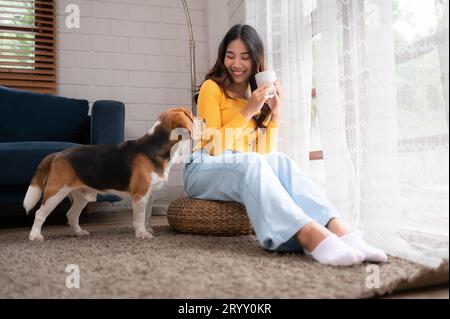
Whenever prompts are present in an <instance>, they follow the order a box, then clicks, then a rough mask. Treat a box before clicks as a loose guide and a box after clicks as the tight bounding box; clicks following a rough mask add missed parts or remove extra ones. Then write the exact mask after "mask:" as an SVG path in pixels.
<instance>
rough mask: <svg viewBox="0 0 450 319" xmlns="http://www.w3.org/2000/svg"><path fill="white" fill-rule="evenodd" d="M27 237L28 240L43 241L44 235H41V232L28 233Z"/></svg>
mask: <svg viewBox="0 0 450 319" xmlns="http://www.w3.org/2000/svg"><path fill="white" fill-rule="evenodd" d="M28 239H29V240H30V241H44V236H42V234H30V236H28Z"/></svg>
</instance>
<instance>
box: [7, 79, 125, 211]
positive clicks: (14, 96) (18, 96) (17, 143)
mask: <svg viewBox="0 0 450 319" xmlns="http://www.w3.org/2000/svg"><path fill="white" fill-rule="evenodd" d="M88 112H89V104H88V101H86V100H78V99H69V98H64V97H60V96H53V95H46V94H37V93H30V92H25V91H18V90H13V89H9V88H6V87H2V86H0V205H2V204H5V205H22V201H23V198H24V197H25V193H26V191H27V188H28V185H29V183H30V181H31V178H32V177H33V175H34V174H35V171H36V168H37V166H38V164H39V162H40V161H41V160H42V159H43V158H44V157H45V156H47V155H48V154H50V153H54V152H59V151H61V150H64V149H67V148H70V147H73V146H78V145H80V144H118V143H121V142H123V140H124V125H125V124H124V123H125V108H124V104H123V103H121V102H116V101H97V102H95V103H94V104H93V106H92V112H91V115H88ZM97 200H98V201H105V200H106V201H110V202H113V201H118V200H120V198H119V197H117V196H99V197H98V198H97ZM1 213H2V211H1V210H0V214H1Z"/></svg>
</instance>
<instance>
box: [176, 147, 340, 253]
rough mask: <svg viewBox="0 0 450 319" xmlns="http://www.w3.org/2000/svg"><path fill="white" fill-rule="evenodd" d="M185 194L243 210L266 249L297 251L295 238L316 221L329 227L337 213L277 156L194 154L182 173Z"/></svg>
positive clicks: (285, 159)
mask: <svg viewBox="0 0 450 319" xmlns="http://www.w3.org/2000/svg"><path fill="white" fill-rule="evenodd" d="M183 177H184V185H185V191H186V194H187V195H188V196H189V197H192V198H197V199H209V200H221V201H235V202H239V203H242V204H244V205H245V208H246V210H247V214H248V217H249V219H250V222H251V224H252V226H253V228H254V230H255V233H256V237H257V239H258V241H259V242H260V244H261V245H262V247H263V248H265V249H268V250H280V251H299V250H301V247H300V245H299V243H298V242H297V240H296V239H295V236H294V235H295V234H296V233H297V232H298V231H299V230H300V229H301V228H302V227H303V226H305V225H306V224H308V223H311V222H313V221H316V222H318V223H319V224H321V225H323V226H325V225H326V224H328V222H329V221H330V220H331V219H332V218H335V217H339V216H340V214H339V212H338V211H337V210H336V209H335V208H334V207H333V205H332V204H331V203H330V202H329V201H328V200H327V199H326V198H325V196H324V195H323V194H322V193H321V191H320V190H319V188H318V187H317V186H316V185H315V184H314V183H313V182H312V181H311V179H309V178H308V177H307V176H306V175H305V174H304V173H303V172H302V171H301V170H300V168H299V167H298V165H297V164H296V163H295V162H294V161H293V160H292V159H291V158H289V157H288V156H287V155H285V154H283V153H279V152H274V153H270V154H267V155H261V154H259V153H238V152H233V151H226V152H224V153H223V154H221V155H219V156H211V155H210V154H209V153H208V152H207V151H205V150H202V151H197V152H195V153H194V154H192V156H191V158H190V162H189V163H187V164H186V167H185V170H184V174H183Z"/></svg>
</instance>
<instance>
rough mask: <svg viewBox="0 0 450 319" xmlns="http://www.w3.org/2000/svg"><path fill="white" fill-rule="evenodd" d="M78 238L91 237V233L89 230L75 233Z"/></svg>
mask: <svg viewBox="0 0 450 319" xmlns="http://www.w3.org/2000/svg"><path fill="white" fill-rule="evenodd" d="M75 235H76V236H77V237H83V236H89V235H90V233H89V232H88V231H87V230H84V229H81V230H80V231H77V232H75Z"/></svg>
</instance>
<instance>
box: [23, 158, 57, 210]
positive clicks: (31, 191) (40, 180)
mask: <svg viewBox="0 0 450 319" xmlns="http://www.w3.org/2000/svg"><path fill="white" fill-rule="evenodd" d="M55 156H56V153H53V154H50V155H47V156H46V157H45V158H44V159H43V160H42V161H41V162H40V163H39V166H38V168H37V171H36V174H35V175H34V176H33V179H32V180H31V184H30V186H29V187H28V191H27V194H26V195H25V199H24V200H23V207H24V208H25V211H26V212H27V215H28V212H29V211H30V210H31V209H33V207H34V206H36V204H37V202H38V201H39V199H40V198H41V195H42V191H43V190H44V187H45V184H46V183H47V177H48V174H49V172H50V166H51V165H52V162H53V159H54V158H55Z"/></svg>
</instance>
